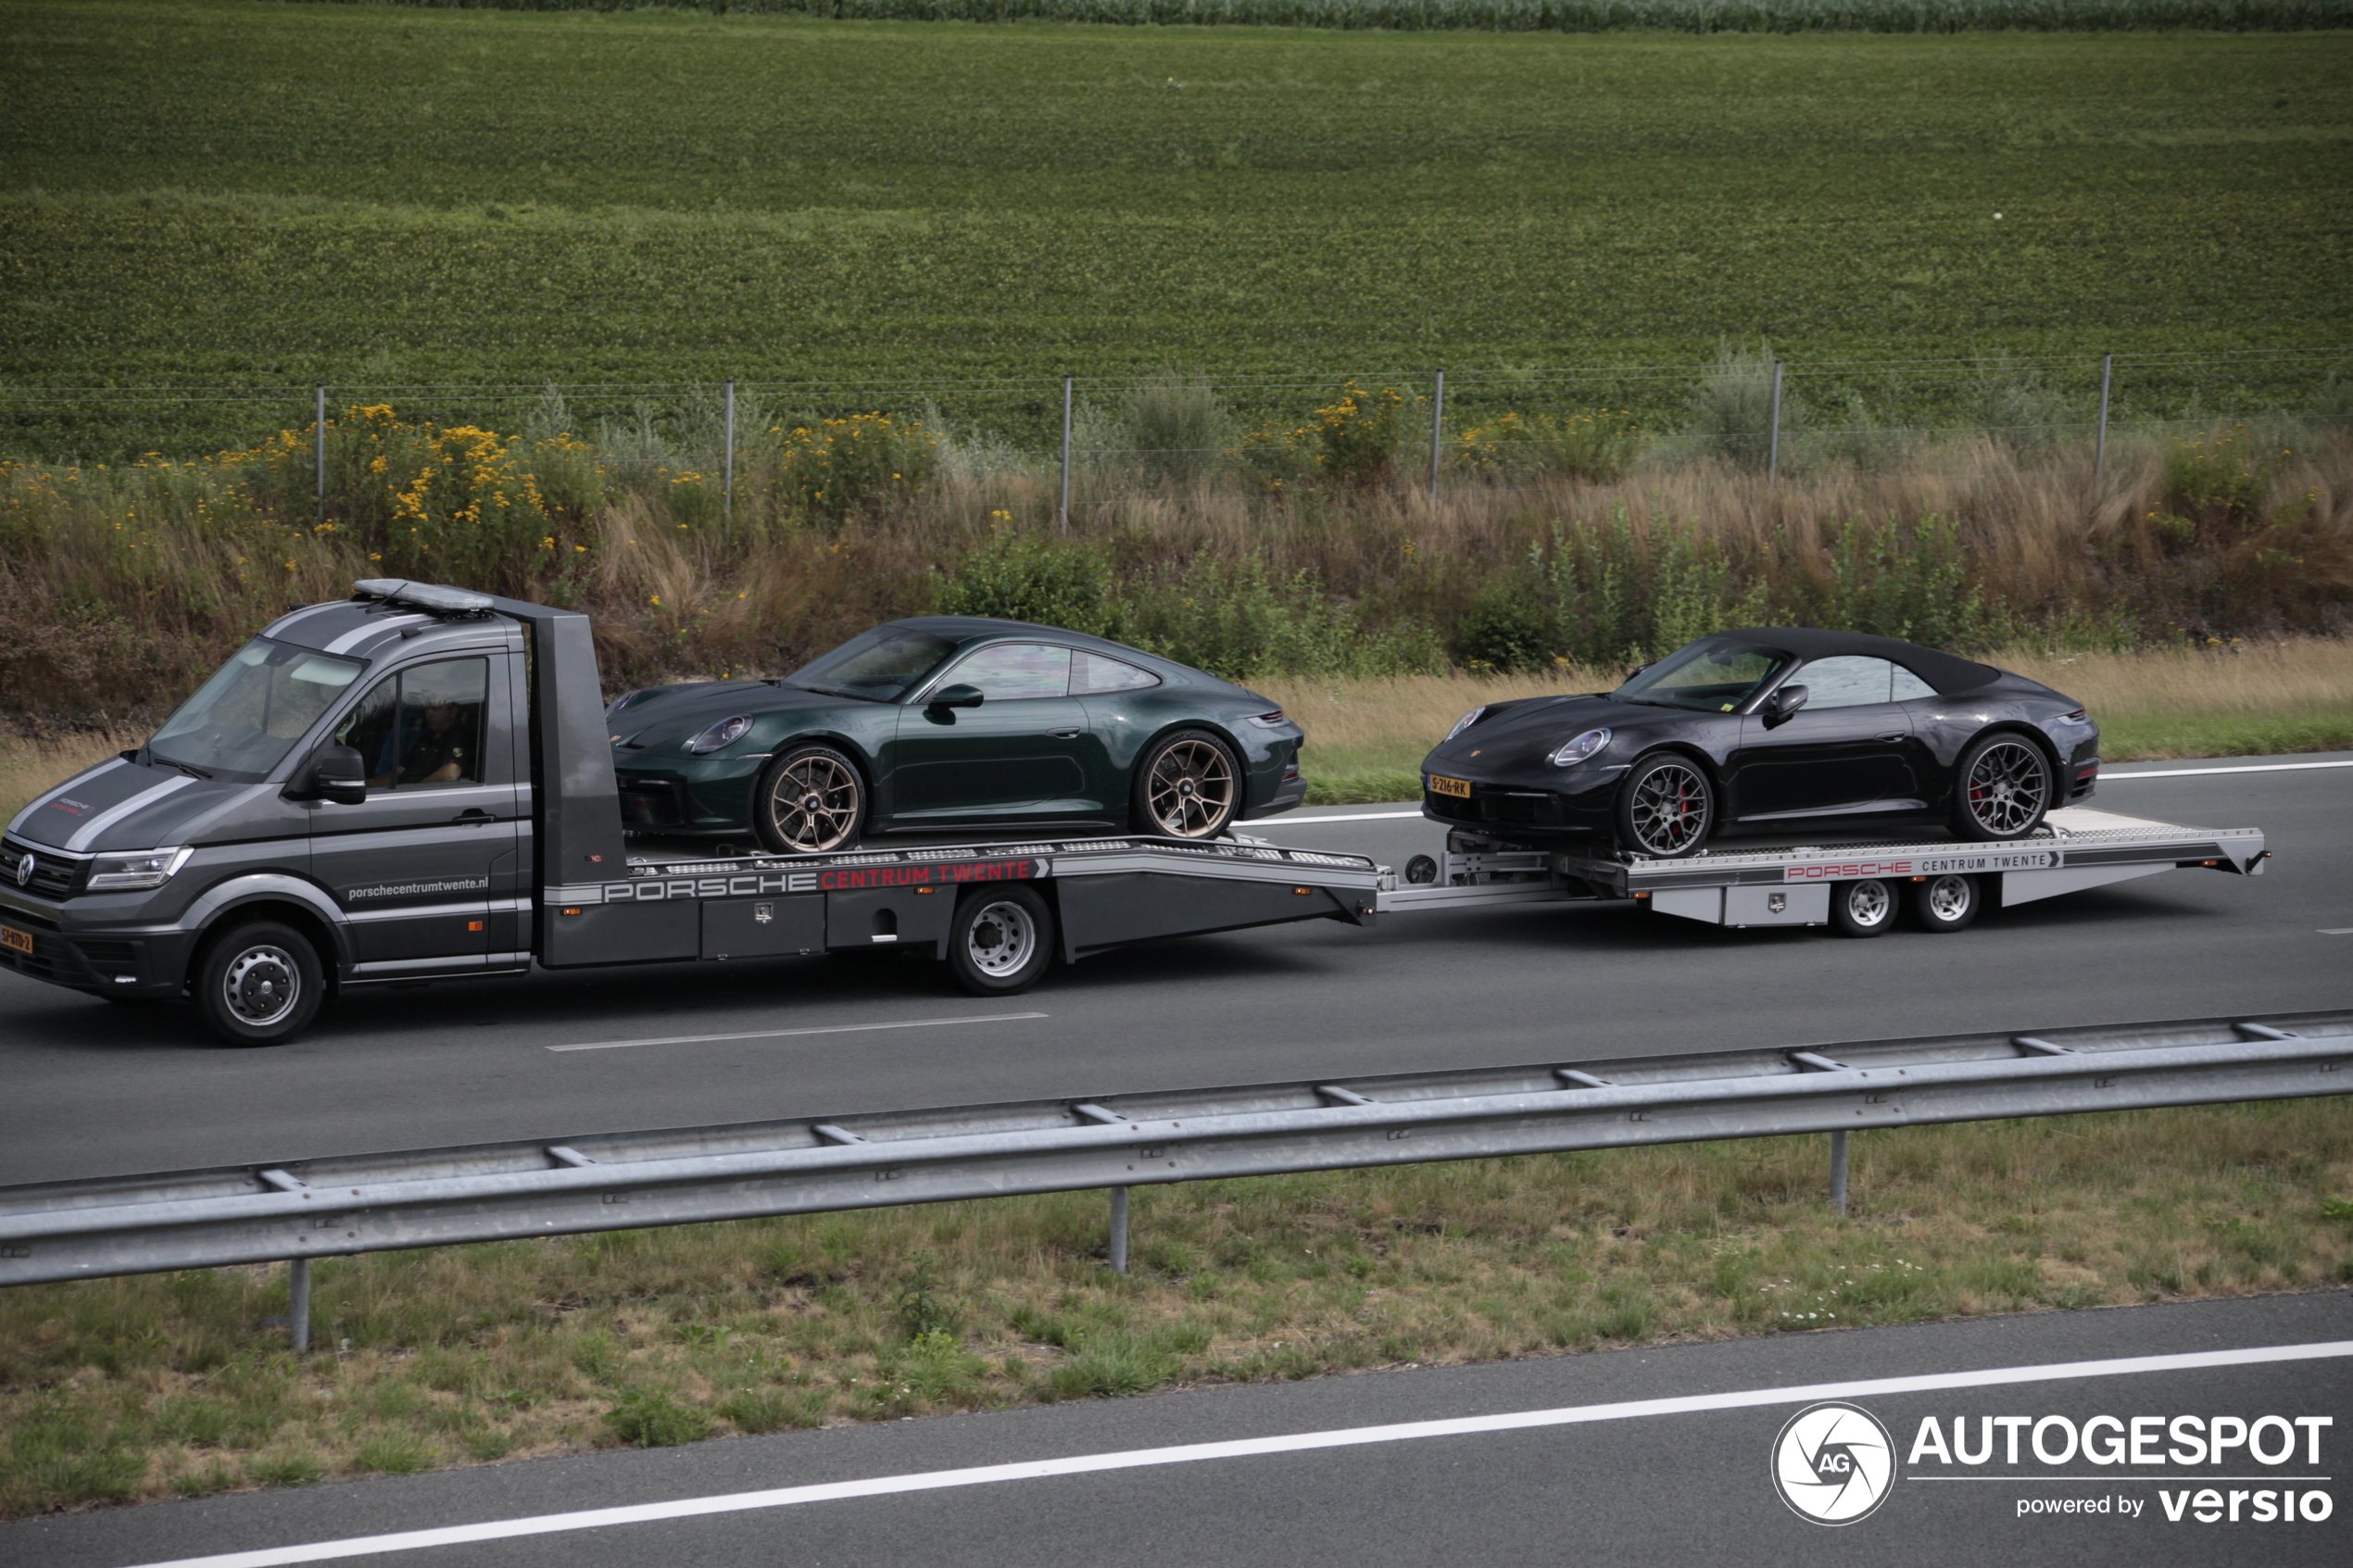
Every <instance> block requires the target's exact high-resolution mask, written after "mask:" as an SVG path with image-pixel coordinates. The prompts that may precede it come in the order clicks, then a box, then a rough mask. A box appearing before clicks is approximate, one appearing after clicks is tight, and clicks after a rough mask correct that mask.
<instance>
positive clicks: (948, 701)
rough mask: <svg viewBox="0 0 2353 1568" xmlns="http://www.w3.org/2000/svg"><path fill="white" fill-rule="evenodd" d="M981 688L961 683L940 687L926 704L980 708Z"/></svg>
mask: <svg viewBox="0 0 2353 1568" xmlns="http://www.w3.org/2000/svg"><path fill="white" fill-rule="evenodd" d="M980 702H981V696H980V688H979V687H978V686H967V685H963V684H957V685H953V686H942V687H940V688H939V689H938V690H937V691H936V692H934V693H932V694H931V700H930V701H929V702H926V703H925V704H924V706H925V708H978V707H979V706H980Z"/></svg>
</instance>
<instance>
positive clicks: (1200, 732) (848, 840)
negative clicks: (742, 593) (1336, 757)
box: [606, 615, 1307, 854]
mask: <svg viewBox="0 0 2353 1568" xmlns="http://www.w3.org/2000/svg"><path fill="white" fill-rule="evenodd" d="M606 719H607V721H608V723H609V725H610V733H611V735H612V748H613V753H612V760H613V771H614V773H615V774H616V775H618V777H619V781H620V784H621V810H622V822H623V825H624V826H625V827H628V828H631V829H633V830H635V831H639V832H652V833H658V834H687V835H692V836H696V837H704V838H731V837H744V836H749V837H753V838H757V839H758V840H759V841H760V843H761V844H762V845H764V846H765V847H767V848H769V849H770V850H772V851H774V852H776V853H778V854H794V853H809V852H812V851H818V850H831V849H843V848H847V847H849V846H851V845H853V844H856V843H857V842H858V841H859V839H860V838H861V837H862V836H863V835H866V834H887V833H910V832H925V833H937V832H943V831H954V832H967V831H972V830H975V829H988V828H1006V829H1013V830H1017V831H1021V832H1025V833H1037V832H1040V831H1042V830H1044V829H1047V828H1050V827H1051V828H1056V829H1073V828H1075V829H1080V830H1084V831H1090V832H1101V831H1103V830H1105V829H1113V830H1117V829H1120V828H1129V829H1132V830H1133V831H1134V832H1137V833H1146V834H1159V835H1163V836H1166V837H1172V838H1211V837H1214V836H1216V835H1217V834H1222V833H1225V832H1226V831H1227V830H1228V829H1229V828H1231V827H1232V826H1233V824H1234V823H1236V822H1246V821H1250V820H1252V819H1255V818H1260V817H1268V816H1272V815H1274V814H1275V813H1276V812H1277V811H1287V810H1289V809H1291V808H1292V807H1294V806H1296V805H1298V804H1299V803H1300V801H1301V800H1302V799H1304V798H1305V797H1306V793H1307V784H1306V782H1305V781H1304V780H1303V779H1302V778H1301V777H1300V773H1299V752H1300V747H1301V746H1303V745H1304V744H1305V742H1306V737H1305V735H1304V733H1303V732H1302V730H1301V729H1300V727H1299V726H1298V725H1297V724H1296V723H1294V722H1292V721H1290V719H1289V718H1287V717H1286V716H1285V715H1284V713H1283V710H1282V709H1279V708H1277V707H1276V705H1275V704H1273V703H1271V702H1269V701H1267V700H1266V699H1265V697H1263V696H1258V695H1257V694H1256V693H1254V692H1250V691H1245V690H1243V689H1242V688H1241V687H1239V686H1237V685H1232V684H1228V683H1227V682H1225V681H1221V680H1219V679H1218V678H1217V677H1216V676H1214V675H1210V674H1205V673H1203V672H1202V671H1199V670H1194V669H1191V668H1189V667H1188V666H1186V665H1182V664H1178V663H1176V661H1175V660H1173V659H1162V658H1160V657H1158V656H1157V655H1154V654H1149V653H1145V652H1144V651H1142V650H1141V649H1139V648H1131V647H1128V646H1125V645H1123V644H1119V643H1114V642H1107V641H1105V640H1104V639H1102V638H1101V637H1089V636H1087V635H1084V634H1083V633H1076V632H1065V631H1063V630H1061V629H1059V628H1056V627H1052V626H1031V625H1026V624H1024V623H1022V622H1019V621H990V620H985V619H983V618H980V617H977V616H946V615H933V616H920V617H916V618H914V619H912V620H907V621H890V622H888V623H887V624H885V625H881V626H877V627H875V629H874V630H872V631H870V632H864V633H860V634H859V635H857V636H855V637H852V638H851V639H850V640H849V642H847V643H844V644H843V645H842V646H839V647H837V648H836V649H834V650H833V651H832V652H831V653H829V654H826V655H824V657H823V658H821V659H816V660H814V661H812V663H810V664H809V665H807V666H806V667H805V668H803V669H801V670H799V671H795V672H794V673H793V674H791V675H789V676H786V677H785V678H784V679H782V680H775V681H698V682H689V683H684V684H678V685H673V686H651V687H648V688H646V689H645V690H643V691H635V692H631V693H629V694H628V695H627V696H623V697H622V698H621V699H620V700H618V701H616V702H615V703H614V704H613V705H612V706H611V707H610V709H606Z"/></svg>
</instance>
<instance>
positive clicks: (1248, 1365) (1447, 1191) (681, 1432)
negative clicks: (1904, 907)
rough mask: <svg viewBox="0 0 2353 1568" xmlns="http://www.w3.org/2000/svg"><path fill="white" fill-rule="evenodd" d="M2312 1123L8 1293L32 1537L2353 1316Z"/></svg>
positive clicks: (1015, 1202) (1386, 1181) (2052, 1124)
mask: <svg viewBox="0 0 2353 1568" xmlns="http://www.w3.org/2000/svg"><path fill="white" fill-rule="evenodd" d="M2345 1110H2346V1108H2345V1106H2344V1105H2342V1104H2340V1103H2337V1102H2334V1101H2328V1100H2307V1101H2297V1102H2290V1103H2283V1104H2272V1105H2255V1106H2237V1107H2224V1108H2213V1109H2200V1110H2172V1111H2159V1112H2138V1113H2123V1114H2116V1115H2104V1116H2085V1117H2073V1118H2058V1119H2050V1120H2045V1121H2037V1122H2019V1123H1990V1124H1984V1125H1978V1126H1962V1127H1926V1126H1922V1127H1910V1128H1905V1129H1901V1130H1898V1131H1889V1132H1880V1133H1869V1134H1865V1135H1860V1136H1859V1137H1857V1138H1856V1141H1855V1144H1854V1152H1853V1160H1854V1188H1853V1190H1854V1195H1855V1212H1854V1216H1853V1217H1852V1218H1851V1219H1844V1220H1842V1219H1840V1218H1838V1217H1837V1216H1836V1215H1835V1214H1834V1213H1832V1212H1831V1210H1830V1209H1829V1208H1828V1205H1827V1204H1826V1202H1825V1201H1824V1198H1823V1191H1822V1188H1823V1184H1824V1180H1825V1169H1826V1166H1825V1160H1824V1153H1823V1142H1822V1140H1821V1139H1818V1138H1785V1139H1774V1140H1766V1141H1758V1142H1749V1143H1735V1144H1715V1145H1697V1146H1690V1147H1684V1148H1656V1149H1639V1150H1629V1151H1624V1152H1617V1153H1611V1154H1606V1155H1594V1154H1585V1155H1573V1156H1544V1157H1536V1158H1530V1159H1526V1160H1509V1161H1505V1160H1484V1161H1475V1162H1468V1163H1463V1164H1454V1165H1431V1166H1411V1167H1405V1168H1403V1169H1399V1170H1393V1171H1386V1172H1375V1173H1342V1174H1333V1175H1318V1176H1302V1177H1284V1178H1271V1179H1267V1180H1264V1181H1257V1182H1232V1183H1218V1184H1209V1185H1201V1186H1188V1187H1175V1188H1165V1189H1161V1188H1143V1189H1139V1190H1138V1193H1137V1197H1136V1199H1135V1210H1134V1226H1135V1230H1134V1242H1135V1245H1134V1256H1133V1268H1134V1273H1132V1274H1130V1275H1129V1276H1127V1277H1126V1278H1122V1277H1119V1276H1116V1275H1114V1274H1112V1273H1110V1272H1109V1270H1108V1269H1107V1268H1105V1266H1104V1265H1103V1263H1102V1262H1101V1252H1102V1245H1103V1226H1104V1222H1105V1214H1104V1207H1103V1201H1102V1198H1101V1194H1093V1193H1080V1194H1070V1195H1065V1196H1062V1197H1054V1198H1008V1199H1003V1200H1000V1201H996V1202H990V1203H962V1204H949V1205H943V1206H940V1207H937V1208H928V1209H913V1210H876V1211H874V1212H869V1213H862V1214H846V1215H836V1216H823V1217H816V1218H812V1219H807V1220H794V1221H773V1222H754V1223H736V1224H727V1225H713V1226H704V1227H696V1228H686V1229H680V1230H671V1231H646V1232H621V1233H617V1234H613V1235H610V1236H595V1237H585V1238H580V1239H564V1238H559V1239H553V1240H545V1241H520V1242H512V1243H504V1244H499V1245H495V1246H487V1247H473V1248H456V1249H450V1250H447V1251H439V1252H422V1253H408V1254H395V1255H388V1256H381V1257H371V1258H363V1259H355V1260H348V1261H342V1260H338V1261H322V1262H321V1263H319V1264H318V1265H317V1266H316V1272H315V1279H316V1286H315V1289H316V1292H317V1294H316V1301H315V1307H314V1311H315V1312H316V1314H317V1315H316V1320H315V1321H316V1323H317V1336H318V1337H317V1340H316V1343H317V1344H318V1345H319V1346H320V1349H319V1350H318V1351H316V1352H314V1353H313V1354H310V1355H308V1356H301V1357H297V1356H296V1355H293V1354H292V1353H291V1352H289V1351H288V1350H287V1349H286V1348H284V1340H283V1337H282V1336H281V1334H280V1333H279V1332H278V1331H275V1330H271V1329H269V1328H266V1327H264V1326H263V1324H262V1321H261V1320H262V1319H263V1318H264V1317H265V1316H266V1315H269V1314H283V1312H284V1311H286V1287H285V1272H284V1270H283V1269H282V1268H276V1267H274V1266H273V1267H256V1268H247V1269H224V1270H216V1271H209V1272H194V1273H177V1274H168V1275H157V1276H147V1277H142V1278H134V1279H125V1280H101V1281H91V1282H88V1283H83V1284H76V1285H69V1286H26V1287H21V1288H18V1289H13V1290H8V1291H5V1292H0V1435H4V1436H0V1515H6V1514H16V1513H23V1512H32V1511H38V1510H42V1509H46V1508H56V1507H66V1506H71V1505H74V1504H77V1503H87V1502H93V1501H100V1500H120V1501H129V1500H134V1499H145V1498H159V1497H170V1496H172V1495H175V1494H177V1495H181V1496H201V1495H205V1494H208V1493H212V1492H219V1491H223V1490H229V1489H233V1488H239V1487H251V1486H290V1485H299V1484H303V1483H306V1482H309V1481H315V1480H319V1479H321V1478H324V1477H328V1476H342V1475H361V1474H400V1473H406V1472H409V1471H414V1470H420V1469H424V1468H428V1467H434V1466H442V1465H452V1464H465V1463H469V1462H477V1461H489V1460H496V1459H500V1458H508V1457H528V1456H533V1455H544V1454H555V1453H563V1452H569V1451H576V1450H578V1449H585V1448H588V1447H592V1446H597V1445H608V1444H617V1443H624V1442H635V1443H646V1444H663V1443H673V1442H680V1441H686V1440H689V1439H692V1438H694V1437H698V1436H706V1435H711V1436H717V1435H724V1434H727V1433H730V1432H762V1431H770V1430H774V1429H777V1428H781V1427H790V1426H815V1425H819V1424H838V1423H843V1422H853V1421H869V1420H878V1419H886V1418H891V1417H896V1416H900V1415H905V1414H919V1413H923V1412H926V1411H950V1410H972V1409H991V1408H1001V1407H1005V1406H1013V1405H1021V1404H1027V1403H1033V1402H1037V1401H1042V1400H1052V1399H1074V1398H1081V1397H1086V1396H1090V1395H1115V1394H1134V1393H1141V1392H1145V1391H1147V1390H1150V1389H1154V1388H1162V1387H1169V1386H1202V1385H1209V1384H1217V1383H1229V1382H1242V1381H1252V1380H1263V1379H1272V1378H1298V1377H1307V1376H1313V1375H1316V1374H1334V1373H1347V1372H1353V1371H1360V1370H1367V1369H1372V1368H1378V1367H1391V1366H1398V1365H1403V1364H1407V1363H1416V1362H1417V1363H1420V1364H1423V1365H1428V1364H1432V1363H1445V1362H1453V1361H1472V1360H1481V1359H1494V1358H1498V1357H1509V1356H1521V1355H1540V1354H1546V1353H1552V1352H1558V1351H1574V1350H1581V1349H1587V1348H1597V1347H1604V1346H1617V1345H1639V1344H1650V1343H1658V1342H1662V1341H1667V1340H1676V1339H1688V1338H1712V1337H1720V1336H1730V1335H1739V1334H1758V1333H1786V1332H1798V1331H1804V1330H1809V1329H1816V1328H1831V1327H1846V1326H1857V1325H1868V1324H1874V1323H1907V1322H1918V1321H1923V1320H1928V1319H1934V1318H1944V1317H1953V1316H1969V1315H1976V1314H1982V1313H1990V1312H2012V1311H2038V1310H2042V1309H2045V1308H2053V1307H2066V1308H2081V1307H2092V1306H2100V1305H2105V1304H2111V1303H2124V1302H2135V1301H2156V1300H2168V1299H2177V1298H2188V1297H2210V1296H2229V1295H2241V1294H2247V1293H2254V1292H2262V1291H2271V1290H2284V1289H2298V1288H2311V1287H2314V1286H2330V1285H2343V1284H2345V1283H2347V1282H2349V1281H2353V1202H2348V1201H2347V1198H2348V1197H2353V1118H2348V1117H2347V1115H2346V1114H2345Z"/></svg>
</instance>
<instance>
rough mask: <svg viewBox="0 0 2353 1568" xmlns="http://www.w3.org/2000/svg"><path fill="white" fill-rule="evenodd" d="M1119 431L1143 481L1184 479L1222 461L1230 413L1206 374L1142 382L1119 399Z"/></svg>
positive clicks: (1229, 440)
mask: <svg viewBox="0 0 2353 1568" xmlns="http://www.w3.org/2000/svg"><path fill="white" fill-rule="evenodd" d="M1119 426H1120V433H1121V434H1122V435H1123V436H1124V437H1125V438H1126V441H1127V443H1128V449H1129V452H1130V454H1131V455H1132V456H1133V457H1134V458H1135V459H1136V462H1137V465H1138V467H1139V468H1140V469H1141V470H1143V474H1144V477H1145V478H1146V479H1147V480H1150V481H1152V482H1154V483H1158V482H1161V481H1166V482H1169V483H1176V484H1187V483H1191V482H1193V481H1194V480H1197V479H1200V478H1202V477H1203V476H1204V475H1207V474H1210V473H1212V472H1214V471H1215V470H1217V469H1218V468H1219V467H1220V466H1222V465H1223V464H1224V462H1225V461H1226V458H1227V448H1228V447H1230V446H1231V445H1233V439H1234V434H1233V427H1234V420H1233V416H1232V415H1230V414H1228V413H1227V411H1226V406H1225V405H1224V404H1223V403H1221V402H1219V401H1218V399H1217V394H1216V393H1215V392H1214V390H1212V388H1211V387H1210V384H1209V382H1208V380H1207V378H1205V377H1201V376H1190V377H1182V378H1176V377H1171V378H1168V379H1165V380H1162V381H1153V382H1147V383H1144V384H1143V385H1141V386H1139V387H1138V388H1136V389H1135V390H1134V391H1132V392H1130V393H1129V394H1128V395H1126V398H1124V399H1123V400H1122V401H1121V403H1120V409H1119Z"/></svg>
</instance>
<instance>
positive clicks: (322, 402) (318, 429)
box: [310, 382, 327, 523]
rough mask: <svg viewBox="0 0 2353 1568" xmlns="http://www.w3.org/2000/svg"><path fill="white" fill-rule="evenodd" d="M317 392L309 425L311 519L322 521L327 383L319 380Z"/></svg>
mask: <svg viewBox="0 0 2353 1568" xmlns="http://www.w3.org/2000/svg"><path fill="white" fill-rule="evenodd" d="M318 392H319V411H318V414H317V416H316V417H315V418H314V419H313V420H312V421H311V425H310V445H311V455H312V457H313V458H314V459H315V468H314V470H313V473H312V489H313V491H314V492H315V494H316V495H317V506H316V508H314V515H313V516H312V518H311V521H313V522H321V523H323V522H325V521H327V383H324V382H321V383H319V388H318Z"/></svg>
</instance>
